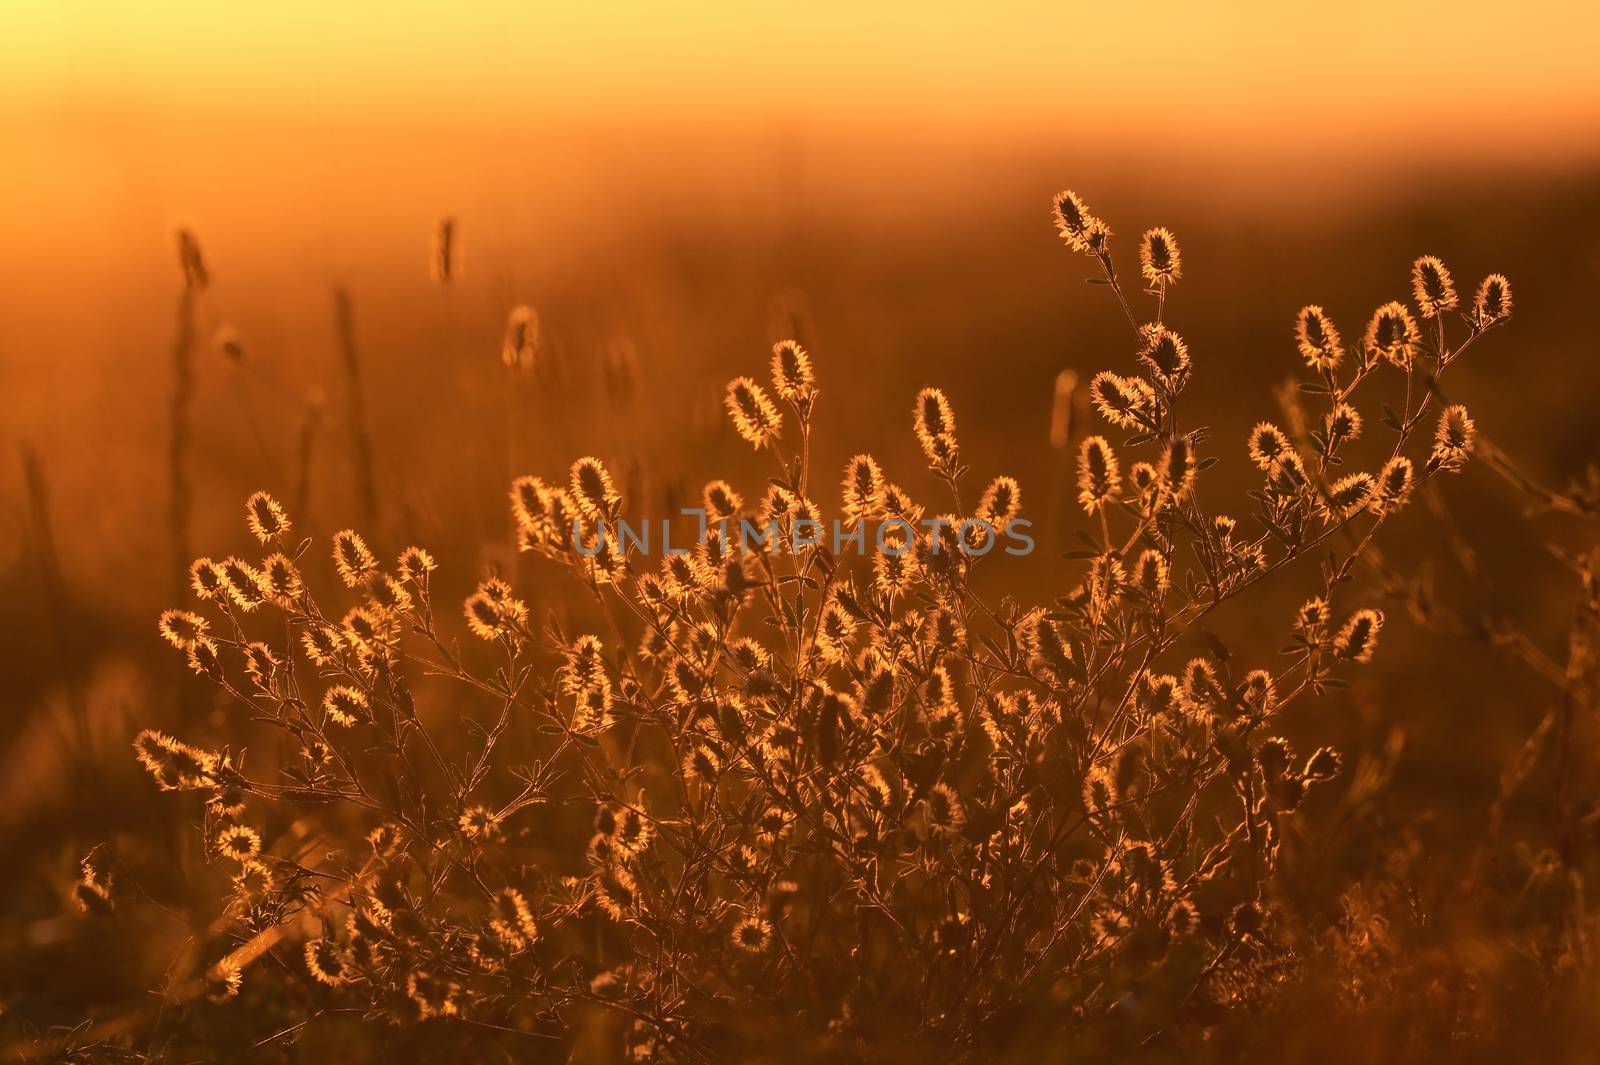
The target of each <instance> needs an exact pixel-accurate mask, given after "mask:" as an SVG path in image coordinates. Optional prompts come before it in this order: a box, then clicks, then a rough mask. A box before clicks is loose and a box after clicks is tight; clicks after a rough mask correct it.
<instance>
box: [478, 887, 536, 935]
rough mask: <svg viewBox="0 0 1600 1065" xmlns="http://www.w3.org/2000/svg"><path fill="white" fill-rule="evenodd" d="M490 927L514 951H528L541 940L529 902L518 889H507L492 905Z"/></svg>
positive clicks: (497, 896)
mask: <svg viewBox="0 0 1600 1065" xmlns="http://www.w3.org/2000/svg"><path fill="white" fill-rule="evenodd" d="M490 913H491V916H490V919H489V927H490V928H492V929H493V930H494V934H495V935H497V936H499V937H500V938H501V939H502V940H504V941H505V944H506V946H508V947H510V948H511V949H512V950H526V949H527V948H528V947H529V946H531V945H532V943H533V941H534V940H535V939H538V938H539V930H538V927H537V926H536V925H535V924H534V921H533V911H532V910H530V909H528V900H527V899H525V898H523V896H522V892H520V891H518V890H517V889H516V888H509V887H508V888H505V889H504V890H502V891H501V892H500V893H499V894H497V895H496V896H495V897H494V901H493V902H491V903H490Z"/></svg>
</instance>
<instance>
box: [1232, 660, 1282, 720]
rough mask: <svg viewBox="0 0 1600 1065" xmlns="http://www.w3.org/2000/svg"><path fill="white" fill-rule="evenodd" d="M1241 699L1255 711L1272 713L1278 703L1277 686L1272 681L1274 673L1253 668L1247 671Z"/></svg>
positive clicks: (1249, 708) (1248, 707) (1247, 707)
mask: <svg viewBox="0 0 1600 1065" xmlns="http://www.w3.org/2000/svg"><path fill="white" fill-rule="evenodd" d="M1240 699H1241V701H1242V702H1243V703H1244V705H1245V707H1246V709H1248V710H1250V711H1251V712H1253V713H1256V714H1267V713H1271V712H1272V710H1273V708H1274V707H1276V706H1277V704H1278V693H1277V686H1276V685H1274V684H1273V682H1272V674H1271V673H1268V672H1267V671H1266V670H1264V669H1253V670H1251V671H1250V672H1249V673H1246V674H1245V675H1244V688H1243V690H1242V691H1241V693H1240Z"/></svg>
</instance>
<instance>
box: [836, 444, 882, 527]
mask: <svg viewBox="0 0 1600 1065" xmlns="http://www.w3.org/2000/svg"><path fill="white" fill-rule="evenodd" d="M843 495H844V517H845V520H846V521H848V522H851V523H856V522H862V521H865V520H866V519H868V518H870V517H872V516H874V515H875V514H877V513H878V510H879V508H880V507H881V506H882V505H883V471H882V470H880V469H879V468H878V463H877V461H876V460H874V459H873V457H872V456H871V455H856V456H855V457H853V458H852V459H851V460H850V461H849V462H847V463H845V465H844V485H843Z"/></svg>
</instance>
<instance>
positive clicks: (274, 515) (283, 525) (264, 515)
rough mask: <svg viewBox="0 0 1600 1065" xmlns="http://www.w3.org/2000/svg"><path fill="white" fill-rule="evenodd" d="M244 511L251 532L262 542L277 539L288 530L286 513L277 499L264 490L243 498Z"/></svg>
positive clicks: (288, 523)
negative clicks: (245, 498)
mask: <svg viewBox="0 0 1600 1065" xmlns="http://www.w3.org/2000/svg"><path fill="white" fill-rule="evenodd" d="M244 512H245V521H246V522H247V523H248V524H249V526H250V532H251V534H252V535H254V536H255V538H256V539H257V540H260V541H261V542H262V543H264V544H266V543H271V542H272V541H273V540H276V539H279V538H280V537H282V536H283V535H284V534H285V533H287V532H288V531H289V528H290V522H289V518H288V515H286V514H285V513H284V512H283V507H282V506H280V505H279V504H278V501H277V500H276V499H273V498H272V497H271V496H270V495H268V494H267V493H265V492H257V493H255V494H254V495H252V496H251V497H250V498H249V499H247V500H245V504H244Z"/></svg>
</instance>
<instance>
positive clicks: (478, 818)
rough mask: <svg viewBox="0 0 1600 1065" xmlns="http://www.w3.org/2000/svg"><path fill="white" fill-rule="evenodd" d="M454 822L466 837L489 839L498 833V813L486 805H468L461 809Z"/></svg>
mask: <svg viewBox="0 0 1600 1065" xmlns="http://www.w3.org/2000/svg"><path fill="white" fill-rule="evenodd" d="M456 824H457V825H459V826H460V828H461V834H462V835H464V836H466V837H467V838H468V839H475V840H490V839H493V838H495V836H497V835H499V834H500V815H499V814H497V813H495V812H494V811H493V810H491V809H489V808H488V807H487V806H480V805H474V806H468V807H467V808H466V809H464V810H462V811H461V816H460V817H459V818H457V819H456Z"/></svg>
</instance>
